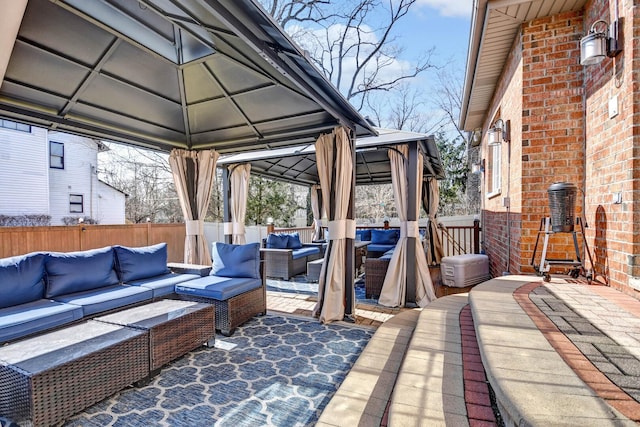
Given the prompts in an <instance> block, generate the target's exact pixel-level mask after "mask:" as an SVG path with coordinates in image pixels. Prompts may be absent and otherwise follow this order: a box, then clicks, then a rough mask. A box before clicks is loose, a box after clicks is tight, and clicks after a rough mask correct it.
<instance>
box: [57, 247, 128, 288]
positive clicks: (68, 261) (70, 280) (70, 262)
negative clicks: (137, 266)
mask: <svg viewBox="0 0 640 427" xmlns="http://www.w3.org/2000/svg"><path fill="white" fill-rule="evenodd" d="M114 266H115V257H114V253H113V249H111V247H106V248H101V249H93V250H90V251H80V252H64V253H63V252H52V253H49V254H48V255H47V258H46V262H45V271H46V284H47V286H46V291H45V298H53V297H57V296H60V295H65V294H72V293H75V292H82V291H86V290H90V289H96V288H101V287H105V286H111V285H115V284H117V283H118V275H117V274H116V271H115V269H114Z"/></svg>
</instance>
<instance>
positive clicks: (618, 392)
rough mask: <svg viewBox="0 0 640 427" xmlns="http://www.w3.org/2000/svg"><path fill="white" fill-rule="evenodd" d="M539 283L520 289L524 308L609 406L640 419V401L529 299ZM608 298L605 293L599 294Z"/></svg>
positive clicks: (516, 293)
mask: <svg viewBox="0 0 640 427" xmlns="http://www.w3.org/2000/svg"><path fill="white" fill-rule="evenodd" d="M539 286H543V283H541V282H532V283H528V284H526V285H523V286H521V287H519V288H518V289H516V290H515V291H514V293H513V297H514V298H515V300H516V301H517V302H518V304H520V306H521V307H522V309H523V310H524V311H525V312H526V313H527V315H529V317H530V318H531V319H532V320H533V322H534V323H535V324H536V326H537V327H538V329H539V330H540V331H541V332H542V333H543V334H544V336H545V338H546V339H547V341H549V343H550V344H551V346H552V347H553V348H554V349H555V350H556V351H557V352H558V354H559V355H560V356H561V357H562V358H563V359H564V361H565V362H566V363H567V364H568V365H569V366H570V367H571V369H573V370H574V372H575V373H576V374H577V375H578V376H579V377H580V379H582V381H584V382H585V383H586V384H587V385H588V386H589V387H591V389H592V390H593V391H594V392H595V393H596V394H598V396H600V397H601V398H602V399H604V400H605V401H606V402H607V403H608V404H609V405H611V406H613V407H614V408H616V409H617V410H618V411H620V412H621V413H622V414H623V415H624V416H626V417H628V418H629V419H632V420H634V421H640V403H638V402H636V401H635V400H634V399H633V398H632V397H631V396H629V395H628V394H627V393H625V392H624V391H623V390H622V389H621V388H620V387H618V386H617V385H615V384H614V383H613V382H611V380H609V378H607V376H606V375H604V374H603V373H602V372H600V370H598V368H596V366H595V365H594V364H593V363H591V361H589V359H587V357H586V356H584V355H583V354H582V352H581V351H580V350H579V349H578V348H577V347H576V346H575V345H574V344H573V343H572V342H571V340H570V339H569V338H568V337H567V336H566V335H565V334H564V333H562V332H561V331H560V329H558V327H557V326H556V325H555V324H554V323H553V321H551V319H549V318H548V317H547V316H546V315H545V314H544V313H543V312H542V311H541V310H540V309H539V308H538V306H536V304H535V303H534V302H533V301H531V299H530V298H529V293H531V292H532V291H533V290H534V289H536V288H537V287H539ZM599 294H600V295H602V296H603V297H606V295H605V294H604V293H599Z"/></svg>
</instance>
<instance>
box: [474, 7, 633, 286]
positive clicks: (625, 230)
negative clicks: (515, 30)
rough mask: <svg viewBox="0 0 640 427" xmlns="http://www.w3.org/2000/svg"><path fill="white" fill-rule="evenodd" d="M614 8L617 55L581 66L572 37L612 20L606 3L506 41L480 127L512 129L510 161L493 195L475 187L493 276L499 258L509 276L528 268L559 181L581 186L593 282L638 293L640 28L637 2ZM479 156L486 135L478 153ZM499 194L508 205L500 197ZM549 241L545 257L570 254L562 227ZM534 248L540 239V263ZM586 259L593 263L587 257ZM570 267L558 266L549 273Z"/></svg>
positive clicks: (531, 26)
mask: <svg viewBox="0 0 640 427" xmlns="http://www.w3.org/2000/svg"><path fill="white" fill-rule="evenodd" d="M618 4H619V8H620V10H619V15H620V18H621V21H620V22H621V25H622V34H621V44H622V46H623V49H624V51H623V52H622V54H620V55H618V56H617V57H616V58H615V59H610V58H607V59H605V60H604V61H603V62H602V63H601V64H597V65H591V66H586V67H583V66H582V65H580V39H581V38H582V37H583V36H584V35H585V34H587V32H588V31H589V28H590V26H591V24H592V23H593V22H594V21H596V20H598V19H604V20H606V21H607V22H612V21H613V20H614V19H615V18H614V9H613V8H614V3H613V2H610V1H608V0H591V1H589V2H588V3H587V5H586V7H585V9H583V10H581V11H574V12H567V13H563V14H558V15H555V16H551V17H547V18H542V19H538V20H534V21H531V22H528V23H525V24H523V25H522V27H521V31H520V34H519V37H517V39H516V40H515V42H514V46H513V48H512V51H511V53H510V56H509V58H508V60H507V62H506V64H505V68H504V70H503V74H502V76H501V78H500V81H499V84H498V86H497V89H496V91H495V93H494V99H493V101H492V103H491V106H490V108H489V110H488V112H487V118H486V122H485V123H484V126H483V127H484V129H487V128H489V127H490V126H491V124H492V123H493V121H494V120H495V119H496V118H497V117H498V116H499V117H500V118H502V119H504V120H506V119H509V120H511V125H512V141H511V144H510V145H509V146H508V147H507V146H504V144H503V146H504V148H505V149H504V150H503V151H504V153H508V151H507V150H510V154H511V161H508V156H507V155H506V154H504V155H503V159H502V162H503V167H502V171H503V176H504V178H503V181H502V183H503V184H502V188H501V194H500V195H498V196H494V197H493V198H487V197H486V194H487V185H486V183H483V194H485V197H484V198H483V220H484V224H483V235H484V241H483V248H484V249H485V251H486V253H487V254H488V255H489V257H490V264H491V273H492V274H493V275H500V274H502V272H504V271H505V267H506V265H507V259H509V264H508V268H509V271H510V272H511V273H520V272H523V273H531V272H533V268H532V267H531V266H530V262H531V257H532V255H533V251H534V245H535V243H536V238H537V237H538V230H539V227H540V221H541V220H542V219H543V218H545V217H547V216H549V215H550V212H549V206H548V205H549V204H548V194H547V189H548V188H549V186H550V185H551V184H552V183H554V182H560V181H565V182H571V183H573V184H575V185H576V186H577V187H578V189H579V192H578V197H577V201H576V216H579V217H581V218H584V220H585V221H586V224H587V225H588V228H587V229H586V232H585V235H586V236H585V237H586V242H587V244H588V245H589V247H590V249H591V254H592V256H593V260H594V264H595V267H596V270H597V271H596V272H597V273H598V274H597V275H596V277H595V278H597V279H598V280H600V281H604V282H606V283H607V284H609V285H611V286H612V287H615V288H617V289H620V290H622V291H624V292H626V293H628V294H631V295H634V296H636V297H637V296H638V292H637V291H636V290H634V288H635V289H637V290H640V206H639V204H638V201H639V200H638V199H639V198H640V164H639V162H640V143H638V141H639V138H637V137H636V136H635V135H640V132H639V131H638V130H639V129H640V127H639V126H638V125H640V115H639V114H638V111H639V109H638V107H639V106H640V87H638V85H637V76H635V75H634V73H633V70H634V69H635V70H640V43H639V40H640V32H638V31H634V29H635V28H640V8H638V7H637V6H634V4H635V2H625V1H619V2H618ZM636 33H637V34H636ZM616 99H617V104H616V105H617V106H618V110H619V112H618V114H617V115H615V116H613V117H612V116H611V114H610V111H609V104H610V102H615V100H616ZM611 100H614V101H611ZM487 154H488V147H487V144H486V138H485V141H484V143H483V158H485V159H486V158H487ZM485 176H486V174H485ZM507 177H508V178H507ZM506 195H508V197H509V198H510V202H511V207H510V209H508V208H505V207H504V206H503V203H502V202H503V198H504V196H506ZM617 195H620V197H621V202H620V203H617V202H616V201H615V199H616V196H617ZM507 236H510V240H508V239H507ZM542 237H544V236H541V238H542ZM578 238H579V245H580V247H581V256H582V257H583V259H585V258H586V256H585V253H584V245H583V239H582V238H581V235H580V234H579V235H578ZM507 242H510V245H508V244H507ZM550 243H551V245H552V246H551V248H550V251H549V253H548V255H547V258H559V259H573V258H574V257H575V251H574V247H573V242H572V235H571V234H570V233H556V234H554V235H553V236H552V239H551V240H550ZM541 246H542V240H540V242H539V247H538V252H537V257H538V258H537V259H538V260H539V258H540V254H541V250H542V249H541ZM508 253H510V256H508ZM585 264H586V267H587V268H591V263H590V262H588V260H586V259H585ZM568 270H569V266H561V267H557V268H554V269H552V272H566V271H568Z"/></svg>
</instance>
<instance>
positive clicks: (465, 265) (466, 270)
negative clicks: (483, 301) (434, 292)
mask: <svg viewBox="0 0 640 427" xmlns="http://www.w3.org/2000/svg"><path fill="white" fill-rule="evenodd" d="M440 273H441V274H442V283H443V284H444V285H445V286H450V287H455V288H465V287H467V286H473V285H477V284H478V283H482V282H484V281H487V280H489V279H491V275H490V274H489V257H488V256H486V255H482V254H464V255H454V256H447V257H444V258H442V260H441V261H440Z"/></svg>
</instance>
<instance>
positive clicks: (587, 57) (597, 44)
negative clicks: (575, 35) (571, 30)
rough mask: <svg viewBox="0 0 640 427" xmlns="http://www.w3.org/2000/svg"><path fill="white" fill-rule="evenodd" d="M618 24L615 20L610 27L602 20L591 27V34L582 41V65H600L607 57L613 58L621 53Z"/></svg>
mask: <svg viewBox="0 0 640 427" xmlns="http://www.w3.org/2000/svg"><path fill="white" fill-rule="evenodd" d="M618 22H619V21H618V20H615V21H614V22H613V23H612V24H611V26H609V24H608V23H607V21H604V20H602V19H600V20H598V21H596V22H594V23H593V24H592V25H591V29H590V30H589V34H587V35H586V36H584V37H583V38H582V39H581V40H580V65H593V64H599V63H600V62H602V60H603V59H604V58H605V56H608V57H609V58H613V57H614V56H616V55H617V54H618V53H620V52H621V50H622V49H620V47H619V46H618ZM598 28H599V30H598Z"/></svg>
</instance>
